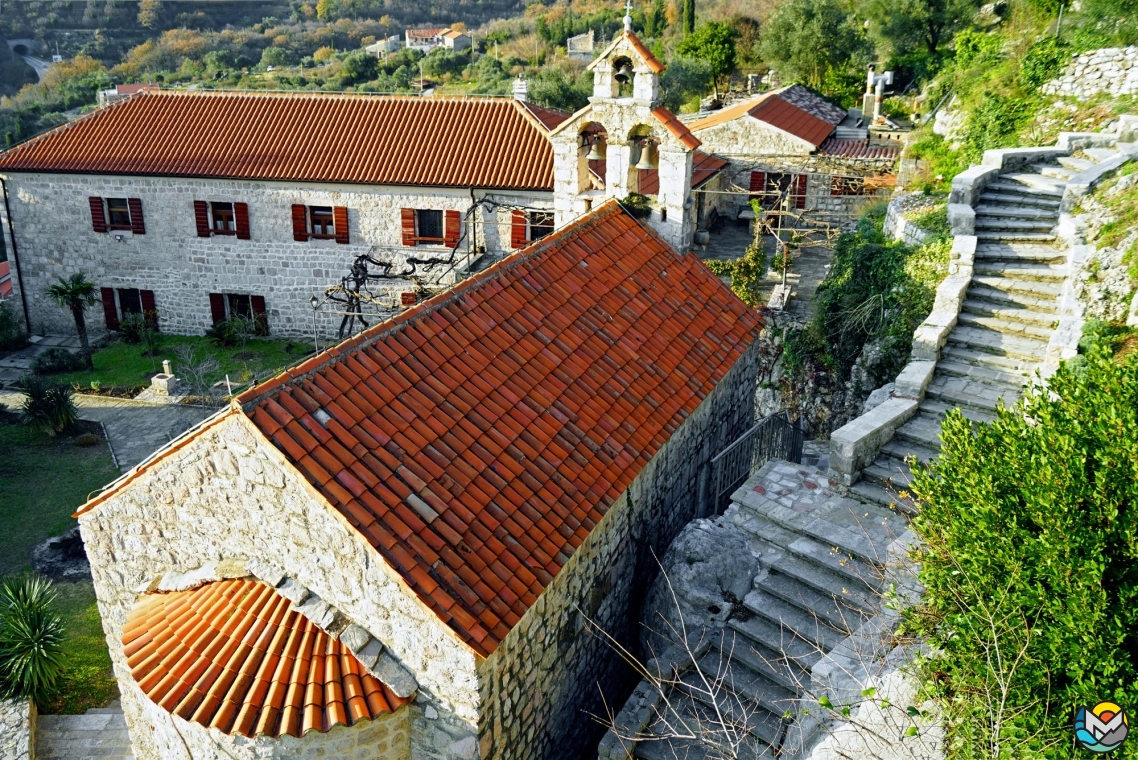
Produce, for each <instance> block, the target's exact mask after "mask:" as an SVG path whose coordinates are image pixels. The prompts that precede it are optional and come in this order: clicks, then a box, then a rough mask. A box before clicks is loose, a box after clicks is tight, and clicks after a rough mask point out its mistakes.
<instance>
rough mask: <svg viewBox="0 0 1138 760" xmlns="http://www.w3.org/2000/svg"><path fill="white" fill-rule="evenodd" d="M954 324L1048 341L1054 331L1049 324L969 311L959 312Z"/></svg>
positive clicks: (1016, 336)
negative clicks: (1044, 324) (1013, 319)
mask: <svg viewBox="0 0 1138 760" xmlns="http://www.w3.org/2000/svg"><path fill="white" fill-rule="evenodd" d="M956 324H957V325H958V326H960V325H964V326H967V327H983V328H985V329H988V330H994V331H996V332H999V333H1003V334H1004V335H1010V336H1012V337H1015V338H1032V339H1035V340H1041V341H1044V342H1047V341H1049V340H1050V339H1051V333H1053V332H1054V330H1053V329H1052V328H1051V326H1050V325H1048V326H1046V327H1044V326H1043V325H1039V324H1035V323H1032V322H1019V321H1012V320H1009V319H1003V318H1001V317H991V316H986V315H983V314H975V313H973V312H970V311H963V312H961V314H960V316H959V317H957V320H956Z"/></svg>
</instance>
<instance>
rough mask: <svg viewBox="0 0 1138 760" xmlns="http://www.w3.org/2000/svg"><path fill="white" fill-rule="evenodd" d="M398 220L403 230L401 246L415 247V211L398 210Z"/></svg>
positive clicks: (407, 209)
mask: <svg viewBox="0 0 1138 760" xmlns="http://www.w3.org/2000/svg"><path fill="white" fill-rule="evenodd" d="M399 220H400V225H401V226H402V228H403V245H415V243H416V242H417V241H416V240H415V209H413V208H404V209H400V210H399Z"/></svg>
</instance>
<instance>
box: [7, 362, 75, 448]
mask: <svg viewBox="0 0 1138 760" xmlns="http://www.w3.org/2000/svg"><path fill="white" fill-rule="evenodd" d="M20 388H21V390H23V391H24V393H25V394H27V398H25V399H24V405H23V406H22V407H21V408H20V421H21V422H22V423H24V424H25V425H27V426H28V427H31V428H35V429H37V430H42V431H43V432H45V433H47V434H48V435H58V434H59V433H62V432H63V431H65V430H67V429H68V428H70V427H71V426H72V425H74V424H75V421H76V420H78V419H79V412H78V411H77V410H76V409H75V403H74V402H73V401H72V399H71V395H72V390H71V388H69V387H68V386H66V385H48V384H47V383H45V382H44V381H43V379H42V378H40V377H38V376H36V375H29V376H27V377H25V378H24V379H23V380H21V381H20Z"/></svg>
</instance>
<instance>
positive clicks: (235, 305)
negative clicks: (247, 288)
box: [225, 293, 253, 319]
mask: <svg viewBox="0 0 1138 760" xmlns="http://www.w3.org/2000/svg"><path fill="white" fill-rule="evenodd" d="M251 298H252V297H251V296H248V295H243V294H240V293H226V294H225V301H226V304H225V305H226V307H227V308H226V313H227V315H228V316H230V317H246V318H248V319H252V318H253V305H252V301H251Z"/></svg>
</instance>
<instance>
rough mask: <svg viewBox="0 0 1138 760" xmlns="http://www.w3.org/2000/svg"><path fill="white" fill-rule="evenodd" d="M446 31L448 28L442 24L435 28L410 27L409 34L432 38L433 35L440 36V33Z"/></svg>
mask: <svg viewBox="0 0 1138 760" xmlns="http://www.w3.org/2000/svg"><path fill="white" fill-rule="evenodd" d="M446 31H448V28H447V27H445V26H441V27H438V28H435V29H408V30H407V36H408V37H417V38H419V39H430V38H432V37H438V36H439V35H440V34H442V33H443V32H446Z"/></svg>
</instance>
